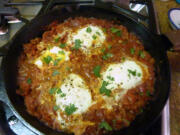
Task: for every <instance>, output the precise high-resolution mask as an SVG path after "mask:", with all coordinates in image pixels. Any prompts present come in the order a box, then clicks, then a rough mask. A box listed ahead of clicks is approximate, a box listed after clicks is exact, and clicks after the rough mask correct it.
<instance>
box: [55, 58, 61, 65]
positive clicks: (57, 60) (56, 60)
mask: <svg viewBox="0 0 180 135" xmlns="http://www.w3.org/2000/svg"><path fill="white" fill-rule="evenodd" d="M59 61H61V58H58V59H55V60H54V61H53V63H54V66H57V65H58V62H59Z"/></svg>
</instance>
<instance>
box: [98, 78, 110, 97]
mask: <svg viewBox="0 0 180 135" xmlns="http://www.w3.org/2000/svg"><path fill="white" fill-rule="evenodd" d="M108 84H109V83H108V82H106V81H103V83H102V86H101V88H100V90H99V91H100V93H101V94H105V95H107V96H110V94H111V90H109V89H107V88H106V86H107V85H108Z"/></svg>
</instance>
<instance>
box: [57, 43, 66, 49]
mask: <svg viewBox="0 0 180 135" xmlns="http://www.w3.org/2000/svg"><path fill="white" fill-rule="evenodd" d="M66 45H67V44H66V43H61V44H60V45H59V47H61V48H64V47H66Z"/></svg>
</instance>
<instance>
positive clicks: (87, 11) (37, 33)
mask: <svg viewBox="0 0 180 135" xmlns="http://www.w3.org/2000/svg"><path fill="white" fill-rule="evenodd" d="M77 16H84V17H95V18H100V19H107V20H114V21H115V22H116V23H117V24H122V25H124V26H126V27H127V28H128V30H129V31H130V32H132V33H134V34H136V35H137V36H138V37H139V39H140V40H141V41H142V42H143V44H144V47H145V49H146V50H147V51H148V52H149V53H150V54H151V56H152V57H153V58H154V59H155V72H156V82H155V86H154V88H155V93H154V95H152V101H150V103H149V104H148V105H147V106H146V107H145V109H144V111H143V113H142V114H140V115H138V116H137V117H136V119H135V120H134V121H133V122H132V123H131V125H130V126H129V127H128V128H125V129H122V130H119V131H114V132H113V134H114V135H121V134H123V135H135V134H137V133H139V132H140V131H144V130H145V129H147V128H148V127H149V126H151V124H152V123H153V122H154V121H155V120H156V119H157V117H158V116H159V115H160V113H161V111H162V109H163V107H164V105H165V103H166V100H167V98H168V95H169V89H170V69H169V63H168V59H167V55H166V51H167V48H168V47H170V46H171V44H170V42H169V41H168V40H167V39H166V38H165V37H164V36H157V35H154V34H152V33H150V32H149V31H148V30H147V29H146V28H145V27H144V26H143V25H141V24H139V23H138V22H136V21H134V20H132V19H130V18H128V17H126V16H124V15H122V14H119V13H115V12H114V11H113V10H112V9H111V10H109V9H104V8H101V6H100V7H99V6H82V7H80V8H79V9H77V10H76V11H73V12H68V11H67V10H63V11H62V10H53V11H50V12H48V13H47V14H45V15H42V16H39V17H38V18H35V19H34V20H32V21H31V22H30V23H29V24H27V25H25V26H24V27H23V28H22V29H21V30H20V31H19V32H18V33H17V34H16V36H15V37H14V38H13V39H12V40H11V41H10V42H9V43H8V45H7V48H6V47H3V48H1V53H3V52H5V51H6V50H7V53H6V55H5V56H4V57H3V60H2V66H1V74H2V75H1V80H2V81H1V89H0V95H1V98H0V99H1V100H2V101H3V102H5V103H7V104H8V106H9V107H10V108H11V110H12V111H13V112H14V114H15V115H16V117H17V118H18V119H19V120H20V121H21V122H22V123H23V124H24V125H25V126H27V127H28V128H29V129H31V130H32V131H33V132H34V133H36V134H39V135H41V134H46V135H59V134H60V133H59V132H58V131H55V130H53V129H51V128H49V127H48V126H46V125H44V124H43V123H41V122H40V121H39V120H38V119H36V118H35V117H32V116H31V115H29V114H28V113H27V111H26V108H25V105H24V101H23V98H22V97H21V96H19V95H17V94H16V89H17V84H16V76H17V60H18V57H19V55H20V54H21V52H22V45H23V44H24V43H28V42H29V41H30V40H31V39H33V38H35V37H41V35H42V33H43V31H44V29H43V28H44V27H45V26H47V25H48V24H50V23H51V22H53V21H55V20H58V21H59V22H60V23H61V22H63V21H64V20H66V19H67V18H69V17H72V18H73V17H77ZM62 135H65V133H62Z"/></svg>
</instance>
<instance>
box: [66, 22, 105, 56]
mask: <svg viewBox="0 0 180 135" xmlns="http://www.w3.org/2000/svg"><path fill="white" fill-rule="evenodd" d="M88 28H90V29H91V32H87V29H88ZM93 36H95V37H96V38H95V39H94V38H93ZM77 39H79V40H80V41H81V49H82V50H83V52H85V53H86V52H87V51H89V49H90V48H91V47H93V48H96V47H100V46H101V45H102V44H103V43H104V41H105V39H106V35H105V34H104V32H103V30H102V28H101V27H99V26H93V25H87V26H86V27H83V28H80V29H78V30H77V31H76V32H75V33H71V34H70V35H69V37H68V40H67V43H68V44H73V45H74V43H75V40H77Z"/></svg>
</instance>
